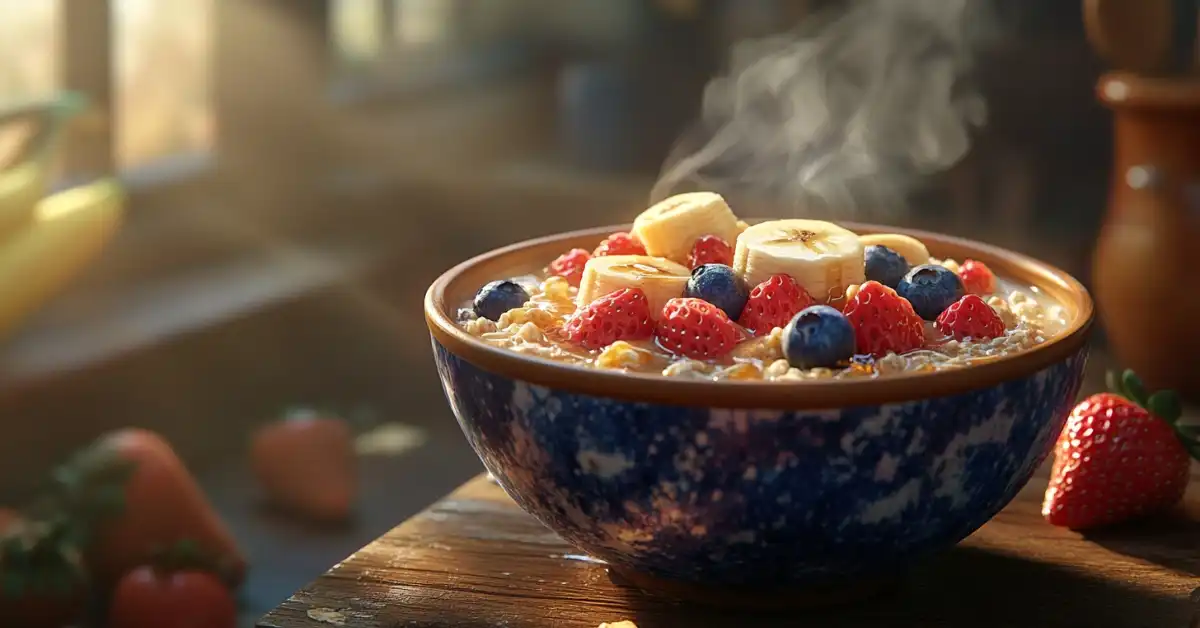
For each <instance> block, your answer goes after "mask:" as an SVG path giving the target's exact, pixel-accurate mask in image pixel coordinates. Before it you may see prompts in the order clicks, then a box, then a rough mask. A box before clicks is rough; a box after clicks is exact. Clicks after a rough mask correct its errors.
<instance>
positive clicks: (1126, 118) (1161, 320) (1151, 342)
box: [1093, 73, 1200, 399]
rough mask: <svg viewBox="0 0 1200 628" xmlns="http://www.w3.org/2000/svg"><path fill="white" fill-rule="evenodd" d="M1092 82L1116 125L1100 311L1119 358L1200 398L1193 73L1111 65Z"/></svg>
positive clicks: (1197, 111) (1198, 117)
mask: <svg viewBox="0 0 1200 628" xmlns="http://www.w3.org/2000/svg"><path fill="white" fill-rule="evenodd" d="M1098 91H1099V98H1100V100H1101V102H1103V103H1104V104H1106V105H1107V106H1108V107H1109V108H1110V109H1111V110H1112V112H1113V124H1114V133H1115V142H1114V169H1113V173H1112V183H1111V190H1110V197H1109V206H1108V213H1107V216H1106V218H1105V222H1104V226H1103V229H1102V231H1101V235H1100V239H1099V242H1098V244H1097V248H1096V251H1095V258H1094V262H1093V283H1094V289H1095V293H1096V301H1097V304H1098V306H1099V309H1100V314H1101V317H1102V320H1103V322H1104V326H1105V329H1106V331H1107V333H1108V338H1109V341H1110V343H1111V345H1112V348H1113V351H1114V353H1115V355H1116V357H1117V358H1118V359H1119V360H1120V362H1121V363H1122V364H1123V365H1125V366H1128V367H1129V368H1133V369H1135V370H1136V371H1138V372H1139V373H1140V374H1141V375H1142V376H1143V378H1144V379H1145V380H1146V381H1147V383H1148V384H1149V385H1151V386H1153V387H1155V388H1173V389H1175V390H1177V391H1179V392H1180V393H1181V394H1182V395H1184V396H1185V397H1188V398H1190V399H1200V80H1197V79H1194V78H1190V77H1159V78H1156V77H1146V76H1137V75H1132V74H1123V73H1118V74H1110V75H1108V76H1105V77H1103V79H1102V80H1101V81H1100V83H1099V85H1098Z"/></svg>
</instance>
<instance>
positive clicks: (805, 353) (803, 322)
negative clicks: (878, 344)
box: [783, 305, 855, 369]
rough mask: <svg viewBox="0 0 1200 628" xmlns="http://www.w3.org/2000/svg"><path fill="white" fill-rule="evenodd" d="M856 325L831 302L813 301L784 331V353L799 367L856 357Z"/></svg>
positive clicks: (805, 367) (828, 365)
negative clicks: (818, 302)
mask: <svg viewBox="0 0 1200 628" xmlns="http://www.w3.org/2000/svg"><path fill="white" fill-rule="evenodd" d="M854 346H855V340H854V327H853V326H852V325H851V324H850V321H849V320H847V319H846V317H845V316H843V315H842V313H841V312H839V311H837V310H836V309H834V308H832V307H829V306H828V305H813V306H811V307H808V308H806V309H804V310H803V311H801V312H800V313H799V314H797V315H796V317H795V318H793V319H792V322H791V323H789V324H788V326H787V328H786V329H785V330H784V332H783V353H784V355H785V356H787V361H788V364H790V365H792V366H794V367H796V368H798V369H811V368H818V367H833V366H837V365H838V364H840V363H842V362H845V361H847V360H850V359H851V358H853V357H854Z"/></svg>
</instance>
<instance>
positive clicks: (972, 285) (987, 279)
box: [958, 259, 996, 294]
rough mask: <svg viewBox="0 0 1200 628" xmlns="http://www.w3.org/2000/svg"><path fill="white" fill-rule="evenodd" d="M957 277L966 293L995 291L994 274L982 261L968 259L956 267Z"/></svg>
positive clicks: (989, 292)
mask: <svg viewBox="0 0 1200 628" xmlns="http://www.w3.org/2000/svg"><path fill="white" fill-rule="evenodd" d="M958 278H959V279H962V282H963V288H965V289H966V291H967V293H968V294H991V293H993V292H995V291H996V274H995V273H993V272H992V269H990V268H988V267H987V264H984V263H983V262H979V261H975V260H973V259H969V260H967V261H965V262H963V263H962V265H961V266H959V267H958Z"/></svg>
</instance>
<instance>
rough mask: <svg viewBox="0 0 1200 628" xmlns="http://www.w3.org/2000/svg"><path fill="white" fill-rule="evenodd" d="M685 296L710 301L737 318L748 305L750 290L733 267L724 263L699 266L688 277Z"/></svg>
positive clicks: (730, 316)
mask: <svg viewBox="0 0 1200 628" xmlns="http://www.w3.org/2000/svg"><path fill="white" fill-rule="evenodd" d="M684 295H685V296H688V297H691V298H693V299H701V300H703V301H708V302H709V303H712V304H713V305H715V306H717V307H719V308H721V309H722V310H723V311H724V312H725V313H726V314H728V315H729V318H731V319H733V320H737V317H739V316H741V315H742V308H744V307H746V299H747V298H749V296H750V290H749V289H748V288H747V287H746V283H745V282H744V281H742V278H741V277H738V276H737V273H735V272H733V269H732V268H730V267H728V266H726V265H724V264H703V265H700V266H697V267H696V269H695V270H693V271H692V275H691V277H689V278H688V282H687V288H686V290H685V292H684Z"/></svg>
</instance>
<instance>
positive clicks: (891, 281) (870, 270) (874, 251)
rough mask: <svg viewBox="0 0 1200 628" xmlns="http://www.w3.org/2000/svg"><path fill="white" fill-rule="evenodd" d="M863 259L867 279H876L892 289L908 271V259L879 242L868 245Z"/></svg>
mask: <svg viewBox="0 0 1200 628" xmlns="http://www.w3.org/2000/svg"><path fill="white" fill-rule="evenodd" d="M863 259H864V260H865V261H866V266H867V280H868V281H878V282H879V283H881V284H883V285H885V286H887V287H889V288H892V289H893V290H894V289H895V288H896V286H898V285H900V280H901V279H904V273H907V272H908V261H907V260H905V259H904V256H903V255H900V254H899V253H897V252H895V251H893V250H891V249H889V248H888V247H886V246H883V245H880V244H876V245H874V246H868V247H867V250H866V251H865V252H864V253H863Z"/></svg>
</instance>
